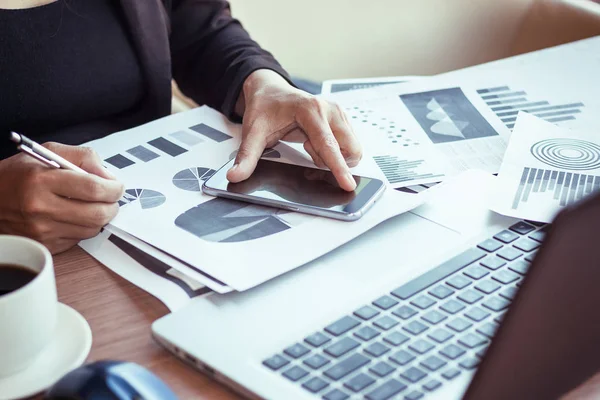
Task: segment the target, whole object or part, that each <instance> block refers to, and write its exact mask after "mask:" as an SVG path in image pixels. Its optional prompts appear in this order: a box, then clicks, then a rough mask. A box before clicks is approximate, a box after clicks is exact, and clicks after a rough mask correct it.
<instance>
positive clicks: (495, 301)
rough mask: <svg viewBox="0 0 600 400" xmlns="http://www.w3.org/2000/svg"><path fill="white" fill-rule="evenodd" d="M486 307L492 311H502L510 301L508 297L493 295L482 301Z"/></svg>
mask: <svg viewBox="0 0 600 400" xmlns="http://www.w3.org/2000/svg"><path fill="white" fill-rule="evenodd" d="M481 305H482V306H484V307H485V308H489V309H490V310H492V311H502V310H504V309H506V308H508V306H509V305H510V302H509V301H508V300H506V299H502V298H500V297H492V298H491V299H488V300H486V301H484V302H483V303H481Z"/></svg>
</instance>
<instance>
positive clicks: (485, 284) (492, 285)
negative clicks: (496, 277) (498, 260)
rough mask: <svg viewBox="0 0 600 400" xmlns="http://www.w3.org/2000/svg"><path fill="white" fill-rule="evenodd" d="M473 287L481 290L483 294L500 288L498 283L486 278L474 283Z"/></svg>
mask: <svg viewBox="0 0 600 400" xmlns="http://www.w3.org/2000/svg"><path fill="white" fill-rule="evenodd" d="M475 289H477V290H479V291H480V292H483V293H485V294H490V293H494V292H495V291H496V290H498V289H500V285H499V284H498V283H496V282H494V281H493V280H491V279H486V280H484V281H481V282H479V283H478V284H477V285H475Z"/></svg>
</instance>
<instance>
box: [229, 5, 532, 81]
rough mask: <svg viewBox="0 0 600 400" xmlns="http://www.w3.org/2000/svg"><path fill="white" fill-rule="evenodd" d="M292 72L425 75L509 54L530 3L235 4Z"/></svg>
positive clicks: (318, 75)
mask: <svg viewBox="0 0 600 400" xmlns="http://www.w3.org/2000/svg"><path fill="white" fill-rule="evenodd" d="M230 2H231V6H232V11H233V15H234V16H235V17H236V18H238V19H240V20H241V22H242V23H243V24H244V26H245V27H246V29H247V30H248V31H249V32H250V34H251V35H252V37H253V38H254V39H255V40H257V41H258V42H259V43H260V44H261V45H262V46H263V47H265V48H266V49H268V50H270V51H271V52H272V53H274V55H275V56H276V57H277V59H278V60H279V61H280V62H281V63H282V64H283V66H284V67H285V68H286V69H287V70H288V71H289V72H290V73H292V74H294V75H297V76H301V77H305V78H310V79H315V80H324V79H332V78H351V77H363V76H383V75H427V74H435V73H438V72H444V71H448V70H452V69H456V68H459V67H462V66H466V65H472V64H476V63H480V62H484V61H487V60H490V59H493V58H495V56H497V55H498V54H499V53H503V52H504V51H505V50H506V48H507V47H508V45H509V43H510V42H511V40H512V35H514V32H515V30H516V29H518V27H519V24H520V23H521V18H522V14H523V13H524V11H525V10H526V9H527V8H528V6H529V5H530V4H531V2H532V0H370V1H369V0H296V1H292V0H230Z"/></svg>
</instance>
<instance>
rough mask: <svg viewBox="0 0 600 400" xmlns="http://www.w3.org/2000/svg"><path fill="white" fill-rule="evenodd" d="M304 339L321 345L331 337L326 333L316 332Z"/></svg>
mask: <svg viewBox="0 0 600 400" xmlns="http://www.w3.org/2000/svg"><path fill="white" fill-rule="evenodd" d="M304 341H305V342H306V343H308V344H310V345H311V346H313V347H321V346H323V345H324V344H325V343H327V342H329V341H331V338H330V337H329V336H327V335H325V334H324V333H321V332H316V333H313V334H312V335H310V336H307V337H306V338H304Z"/></svg>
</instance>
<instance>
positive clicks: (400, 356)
mask: <svg viewBox="0 0 600 400" xmlns="http://www.w3.org/2000/svg"><path fill="white" fill-rule="evenodd" d="M414 359H415V356H414V355H412V354H411V353H409V352H408V351H406V350H399V351H397V352H395V353H394V354H392V355H391V356H390V360H392V361H393V362H395V363H396V364H398V365H406V364H408V363H409V362H411V361H412V360H414Z"/></svg>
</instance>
